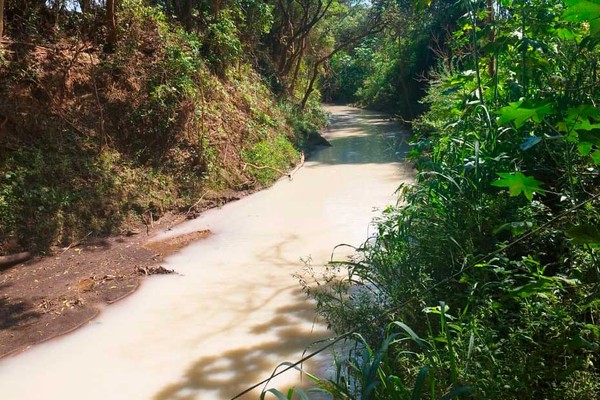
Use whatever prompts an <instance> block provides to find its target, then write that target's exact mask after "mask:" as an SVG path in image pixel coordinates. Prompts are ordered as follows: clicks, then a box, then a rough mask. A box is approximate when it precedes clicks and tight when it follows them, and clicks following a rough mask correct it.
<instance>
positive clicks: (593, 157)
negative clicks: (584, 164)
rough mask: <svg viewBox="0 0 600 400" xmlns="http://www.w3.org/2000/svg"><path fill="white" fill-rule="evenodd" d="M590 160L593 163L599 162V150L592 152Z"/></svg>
mask: <svg viewBox="0 0 600 400" xmlns="http://www.w3.org/2000/svg"><path fill="white" fill-rule="evenodd" d="M592 160H593V161H594V164H596V165H598V164H600V150H596V151H595V152H593V153H592Z"/></svg>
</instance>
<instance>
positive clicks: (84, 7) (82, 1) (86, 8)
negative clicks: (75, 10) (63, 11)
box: [79, 0, 92, 14]
mask: <svg viewBox="0 0 600 400" xmlns="http://www.w3.org/2000/svg"><path fill="white" fill-rule="evenodd" d="M79 7H81V12H82V13H83V14H86V13H89V12H90V11H91V9H92V3H91V0H79Z"/></svg>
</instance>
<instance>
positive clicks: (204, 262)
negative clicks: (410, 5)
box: [0, 106, 410, 400]
mask: <svg viewBox="0 0 600 400" xmlns="http://www.w3.org/2000/svg"><path fill="white" fill-rule="evenodd" d="M328 109H329V111H330V112H331V113H332V115H333V125H332V127H331V129H330V131H329V132H327V134H326V135H325V136H326V137H327V138H328V139H329V140H330V142H331V144H332V145H333V147H328V148H323V149H321V150H319V151H317V152H315V153H313V154H312V155H311V156H310V157H309V159H308V160H307V162H306V164H305V166H304V167H303V168H302V169H300V170H299V171H298V172H297V173H296V175H295V176H294V179H293V180H292V181H289V180H288V179H287V178H284V179H282V180H280V181H279V182H278V183H276V184H275V185H274V186H273V187H271V188H270V189H267V190H264V191H261V192H258V193H255V194H253V195H251V196H248V197H246V198H244V199H242V200H240V201H237V202H233V203H229V204H227V205H225V206H224V207H222V208H220V209H214V210H211V211H208V212H206V213H204V214H202V215H201V216H200V217H199V218H197V219H195V220H193V221H189V222H187V223H185V224H182V225H180V226H178V227H176V228H175V229H173V231H170V232H166V233H165V234H164V235H162V237H161V238H164V237H166V236H171V235H178V234H182V233H186V232H191V231H196V230H202V229H210V230H211V231H212V232H213V235H211V236H210V237H208V238H207V239H202V240H200V241H198V242H196V243H193V244H191V245H190V246H188V247H186V248H185V249H183V250H182V251H180V252H179V253H178V254H176V255H174V256H171V257H169V258H168V259H167V260H166V262H165V263H163V266H165V267H166V268H172V269H175V270H176V271H177V272H178V273H179V274H180V275H167V276H154V277H151V278H149V279H146V281H145V282H144V283H143V285H142V287H141V288H140V290H138V292H137V293H136V294H134V295H132V296H130V297H128V298H127V299H125V300H123V301H122V302H120V303H118V304H116V305H113V306H110V307H108V308H106V309H105V310H104V311H103V312H102V313H101V315H100V316H99V317H98V318H97V319H95V320H93V321H92V322H91V323H90V324H88V325H87V326H85V327H84V328H82V329H80V330H78V331H76V332H74V333H72V334H69V335H67V336H64V337H62V338H59V339H56V340H53V341H50V342H47V343H44V344H41V345H38V346H35V347H34V348H33V349H30V350H28V351H26V352H24V353H22V354H20V355H17V356H14V357H10V358H7V359H4V360H2V361H0V398H1V399H3V400H29V399H31V400H55V399H56V400H59V399H60V400H121V399H122V400H135V399H143V400H146V399H154V400H168V399H176V400H184V399H185V400H192V399H202V400H210V399H219V400H222V399H230V398H232V397H233V396H235V395H236V394H237V393H239V392H241V391H242V390H244V389H245V388H247V387H248V386H251V385H252V384H254V383H255V382H258V381H260V380H262V379H264V378H267V377H269V375H270V374H271V373H272V372H273V370H274V369H275V368H276V367H277V365H279V364H280V363H281V362H284V361H290V362H293V361H296V360H298V359H299V358H301V357H302V353H303V351H304V350H305V349H306V348H307V346H309V345H310V344H311V343H313V342H314V341H316V340H318V339H321V338H324V337H327V336H328V335H329V333H328V332H327V331H326V330H325V328H324V326H323V325H322V324H318V323H315V321H314V311H313V305H312V304H311V303H310V302H309V301H307V300H306V297H305V296H304V295H303V294H302V293H301V292H300V290H299V289H300V288H299V285H298V282H297V279H295V278H294V277H293V276H292V274H293V273H295V272H298V271H301V270H302V268H303V265H304V264H303V262H302V260H301V259H308V258H311V259H312V264H313V265H315V266H318V265H323V264H324V263H325V262H327V261H328V260H329V258H330V256H331V251H332V249H333V247H334V246H335V245H337V244H340V243H347V244H352V245H359V244H361V243H362V242H363V241H364V240H365V239H366V238H367V236H368V235H369V234H370V233H372V232H370V231H369V223H370V221H371V220H372V219H373V218H374V217H376V216H377V215H379V211H378V210H380V209H382V208H383V207H384V206H386V205H388V204H393V203H394V202H395V198H394V196H393V193H394V191H395V190H396V188H397V187H398V186H399V184H400V183H402V182H403V181H407V180H409V179H410V170H409V168H408V167H407V166H406V165H404V164H401V163H399V162H397V161H396V160H398V159H400V158H401V157H402V155H403V153H404V152H405V151H406V149H407V148H406V145H405V144H404V145H402V144H400V145H398V141H400V142H402V140H406V138H405V137H403V136H402V135H394V134H392V133H396V132H397V131H398V126H397V125H395V124H394V123H391V122H388V121H387V119H385V118H384V117H381V116H379V115H378V114H375V113H368V112H363V111H360V110H357V109H352V108H348V107H337V106H336V107H329V108H328ZM159 239H160V238H159ZM307 368H308V369H309V370H311V368H312V370H313V371H314V370H315V369H316V368H320V367H318V366H317V365H316V364H313V365H308V366H307ZM298 380H299V376H298V373H295V372H293V371H290V372H287V373H286V374H284V375H283V376H281V377H279V378H277V379H276V380H275V381H273V382H272V383H271V386H272V387H273V386H274V387H277V388H279V389H281V390H282V391H285V390H287V388H288V387H289V386H290V385H296V384H298ZM257 393H259V392H256V391H255V392H253V394H250V395H247V396H245V397H244V398H246V399H257V398H258V395H257ZM267 398H274V397H271V396H268V397H267Z"/></svg>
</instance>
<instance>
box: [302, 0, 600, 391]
mask: <svg viewBox="0 0 600 400" xmlns="http://www.w3.org/2000/svg"><path fill="white" fill-rule="evenodd" d="M394 4H395V6H394V8H389V9H388V12H390V10H393V12H394V15H393V16H389V17H388V19H390V20H392V21H397V20H398V18H400V17H403V19H402V20H403V21H404V22H405V23H404V24H392V25H390V26H389V27H388V28H386V31H385V32H384V34H382V35H380V36H378V37H377V38H371V39H370V40H366V41H363V42H361V43H360V44H359V45H358V46H355V47H353V48H351V49H348V51H346V52H344V53H343V54H340V55H339V57H336V58H334V59H332V62H331V67H332V70H331V73H330V74H329V76H327V77H326V78H325V79H328V80H329V82H330V84H331V86H332V87H334V88H335V90H337V92H335V91H334V92H333V93H332V97H335V96H336V94H337V95H338V96H340V97H341V98H343V99H347V100H348V99H349V100H352V101H356V102H359V103H361V104H364V105H366V106H376V107H379V108H385V109H388V110H392V111H395V112H398V113H399V114H400V115H401V116H403V117H404V118H405V119H411V125H412V128H413V150H412V153H411V157H410V160H411V161H412V162H413V163H414V165H415V166H416V168H417V179H416V183H415V184H414V185H411V186H404V187H402V188H400V191H399V192H400V194H401V202H400V204H401V205H399V206H397V207H391V208H389V209H387V210H386V212H385V213H384V215H383V216H382V217H381V219H380V220H378V221H377V227H378V232H377V235H376V237H374V238H371V239H370V240H369V241H367V242H366V243H365V244H364V245H363V246H362V247H361V248H359V249H358V250H357V253H356V256H355V257H354V259H352V260H351V261H340V262H335V263H332V264H330V265H329V267H328V270H327V271H326V272H325V273H322V272H316V271H318V270H317V269H309V270H308V271H307V273H306V274H305V276H303V278H302V281H303V284H304V285H305V289H306V291H307V292H308V294H309V295H310V296H311V297H313V298H314V299H316V301H317V303H318V310H319V313H320V314H321V315H322V316H323V317H324V318H325V320H326V321H327V322H328V324H329V325H330V327H331V328H332V329H333V330H334V331H335V332H336V333H337V334H339V335H341V337H345V338H348V339H352V340H354V341H355V342H356V343H358V344H357V345H356V347H355V348H354V350H352V351H351V352H350V354H349V355H348V354H346V355H341V356H340V358H339V359H338V361H337V369H336V374H335V377H334V378H333V379H330V380H319V379H316V381H317V382H318V383H319V384H320V386H321V388H322V389H323V390H325V391H326V392H328V393H330V394H332V395H333V398H336V399H337V398H339V399H346V398H348V399H417V398H426V399H440V398H443V399H449V398H463V399H467V398H468V399H538V398H539V399H541V398H543V399H590V400H591V399H597V398H599V397H600V383H599V382H600V370H599V362H600V359H599V358H598V355H599V354H600V325H599V318H600V308H599V306H600V302H599V301H600V299H599V294H600V291H599V288H600V253H599V252H598V248H599V245H600V208H599V205H600V199H599V196H600V192H599V191H598V187H600V185H599V183H600V174H599V173H600V168H599V165H600V108H599V107H598V101H599V100H600V97H599V95H600V92H599V90H600V84H599V82H598V72H599V69H598V68H599V64H598V62H599V56H600V49H599V46H598V43H599V40H600V29H599V27H600V25H599V21H600V19H599V18H600V4H598V3H597V2H595V1H586V0H567V1H564V2H563V1H556V0H550V1H547V0H543V1H538V0H534V1H528V2H523V1H518V0H515V1H513V0H506V1H501V2H495V1H487V2H483V1H465V2H456V3H450V2H448V3H446V2H432V3H431V5H427V4H421V5H419V4H416V5H415V4H413V3H408V4H406V5H405V7H404V8H401V7H400V8H396V5H397V3H394ZM430 57H433V58H434V61H431V58H430ZM425 60H429V61H425ZM407 77H408V78H409V79H411V80H412V83H411V84H410V85H409V84H408V82H407ZM425 80H426V82H427V84H426V95H425V96H424V98H423V99H422V104H421V106H419V107H424V109H425V111H424V112H423V113H421V114H420V115H419V116H418V117H416V118H415V113H414V110H418V108H417V106H413V108H412V110H411V109H410V108H409V107H408V105H409V103H408V102H407V100H410V101H414V100H415V99H416V98H418V97H419V96H418V90H420V89H419V85H420V84H422V82H424V81H425ZM348 82H351V84H350V85H349V84H348ZM340 276H343V277H344V278H343V279H341V280H340Z"/></svg>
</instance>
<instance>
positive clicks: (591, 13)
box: [563, 0, 600, 38]
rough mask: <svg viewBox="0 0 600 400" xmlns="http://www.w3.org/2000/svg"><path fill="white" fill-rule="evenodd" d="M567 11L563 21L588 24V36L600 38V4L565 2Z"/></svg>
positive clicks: (566, 0)
mask: <svg viewBox="0 0 600 400" xmlns="http://www.w3.org/2000/svg"><path fill="white" fill-rule="evenodd" d="M565 4H566V5H567V9H566V10H565V12H564V13H563V19H564V20H565V21H570V22H588V23H589V24H590V36H592V37H596V38H598V37H600V3H598V2H597V1H588V0H565Z"/></svg>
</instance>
